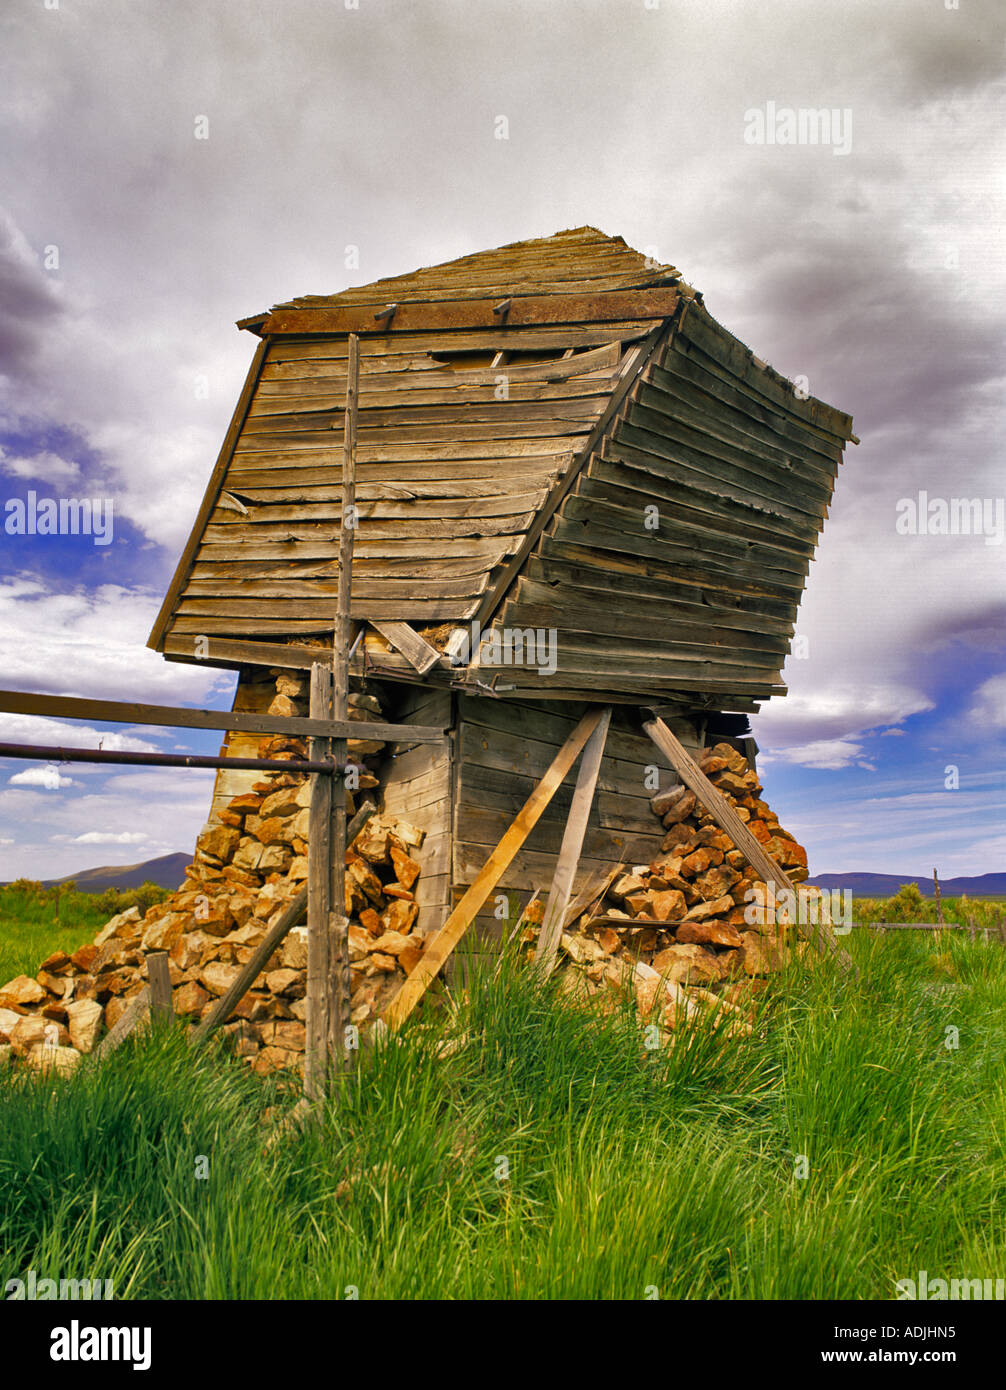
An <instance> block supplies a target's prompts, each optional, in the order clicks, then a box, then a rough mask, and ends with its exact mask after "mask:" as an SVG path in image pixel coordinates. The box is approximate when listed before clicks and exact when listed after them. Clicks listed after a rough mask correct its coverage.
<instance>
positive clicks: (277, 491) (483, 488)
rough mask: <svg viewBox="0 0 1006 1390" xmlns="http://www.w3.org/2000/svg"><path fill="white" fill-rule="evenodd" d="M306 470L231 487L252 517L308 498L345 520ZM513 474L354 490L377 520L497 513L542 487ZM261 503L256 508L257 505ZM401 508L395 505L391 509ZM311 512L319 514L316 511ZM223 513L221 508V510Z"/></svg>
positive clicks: (326, 487)
mask: <svg viewBox="0 0 1006 1390" xmlns="http://www.w3.org/2000/svg"><path fill="white" fill-rule="evenodd" d="M306 471H307V470H306V469H301V470H299V471H298V470H296V469H290V470H289V471H288V473H287V475H286V480H285V482H284V483H283V484H282V485H281V486H279V487H252V486H248V485H244V484H242V485H241V486H237V485H232V487H231V489H230V492H231V494H232V495H233V496H235V497H237V498H239V499H240V500H241V501H242V502H244V503H246V504H247V506H248V508H249V510H250V512H251V515H252V518H254V516H255V514H256V512H257V511H259V510H261V509H264V508H269V512H270V516H271V517H272V519H273V520H289V519H290V518H288V517H280V518H277V517H276V514H275V508H276V507H287V506H288V504H290V503H292V502H310V503H315V504H316V507H317V506H327V507H331V508H333V513H332V515H333V517H334V518H338V519H340V520H341V514H342V508H341V506H339V504H338V503H337V502H334V501H333V500H332V482H331V480H329V481H327V482H326V483H325V484H324V485H321V484H311V485H310V486H304V485H303V483H302V482H301V480H300V473H304V472H306ZM474 471H475V465H474V464H470V465H469V468H468V472H469V473H473V472H474ZM557 471H558V470H557V469H550V470H548V471H547V472H546V471H542V472H541V473H540V477H541V478H542V479H547V478H551V477H553V476H555V475H556V473H557ZM515 481H516V480H515V479H514V478H513V477H512V476H511V474H510V473H509V471H508V472H507V475H506V477H505V478H502V477H501V476H500V475H499V472H498V469H494V471H493V474H492V476H489V477H481V478H476V477H469V478H447V479H444V480H440V479H437V478H434V479H432V480H429V481H416V482H410V483H408V484H406V483H386V482H380V483H364V484H363V485H362V486H361V487H358V488H357V490H356V501H357V506H359V507H361V510H362V506H363V504H365V503H374V504H379V505H374V506H368V507H367V509H366V513H365V514H366V515H367V516H369V517H374V518H376V519H378V520H387V519H388V518H390V517H392V516H412V515H417V516H430V515H435V514H436V513H435V512H434V511H433V510H432V508H433V507H434V505H435V504H439V505H440V506H442V507H450V508H451V510H450V511H449V512H445V513H444V515H452V516H465V515H468V513H466V512H465V510H464V508H465V507H466V506H467V507H469V508H471V507H476V506H485V507H492V508H493V509H494V510H495V511H496V513H497V514H500V513H499V509H500V508H502V506H503V503H504V500H506V499H512V498H513V497H514V496H515V495H516V496H521V495H524V496H526V497H527V498H528V499H529V502H532V501H533V499H534V498H535V497H536V496H537V495H538V494H539V493H540V492H541V490H542V488H541V487H540V486H537V484H538V481H539V477H538V476H535V477H533V478H532V480H531V482H530V483H528V484H525V487H524V489H523V490H521V489H520V488H519V487H518V488H515ZM529 487H530V488H531V489H532V490H531V491H528V490H527V489H528V488H529ZM255 503H258V504H259V506H258V507H256V506H255V505H254V504H255ZM389 505H390V506H391V507H397V510H393V511H392V510H389ZM527 505H528V503H519V502H518V503H516V504H514V503H513V502H512V501H511V505H510V510H511V511H513V512H517V511H521V510H523V508H524V507H525V506H527ZM312 514H313V515H318V514H319V513H318V512H317V510H315V511H313V513H312ZM220 515H221V516H223V515H224V513H223V512H221V513H220Z"/></svg>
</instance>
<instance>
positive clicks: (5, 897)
mask: <svg viewBox="0 0 1006 1390" xmlns="http://www.w3.org/2000/svg"><path fill="white" fill-rule="evenodd" d="M167 896H168V892H167V890H166V889H163V888H159V887H158V886H157V885H156V884H153V883H145V884H144V885H143V886H142V887H141V888H135V889H129V890H127V891H125V892H121V893H120V892H117V891H116V890H115V889H110V890H109V891H108V892H105V893H78V892H77V891H76V889H75V888H74V887H73V885H72V884H64V885H60V886H59V887H58V888H43V887H42V885H41V884H40V883H36V882H34V881H33V880H31V879H24V878H22V879H17V880H16V881H15V882H14V883H7V884H3V885H0V984H4V983H6V981H7V980H10V979H12V978H13V977H14V976H15V975H21V974H24V975H34V974H35V971H36V970H37V969H38V967H39V965H40V964H41V962H42V961H43V960H45V958H46V956H48V955H51V954H52V952H53V951H66V953H67V955H70V954H71V953H72V952H73V951H76V950H77V948H78V947H79V946H83V945H84V944H85V942H88V941H93V939H94V937H95V936H96V935H97V933H98V932H99V931H100V930H101V928H102V927H103V926H104V925H105V923H106V922H107V921H108V919H109V918H110V917H113V916H114V915H115V914H116V913H117V912H124V911H125V910H126V908H128V907H132V906H133V905H134V904H137V905H139V907H140V910H141V911H145V910H146V909H147V908H148V907H150V906H151V904H153V903H155V902H160V901H161V900H162V899H163V898H166V897H167Z"/></svg>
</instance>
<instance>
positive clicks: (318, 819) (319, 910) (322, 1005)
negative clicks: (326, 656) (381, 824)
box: [304, 662, 343, 1101]
mask: <svg viewBox="0 0 1006 1390" xmlns="http://www.w3.org/2000/svg"><path fill="white" fill-rule="evenodd" d="M331 699H332V671H331V668H330V667H329V666H322V665H321V663H320V662H319V663H317V664H316V665H314V666H313V667H312V668H311V714H312V716H313V717H314V718H315V719H323V718H325V717H327V715H328V714H329V712H330V708H331ZM328 748H329V741H328V739H318V740H312V742H311V749H312V751H313V752H315V753H317V755H318V757H319V758H320V757H322V756H324V755H325V754H326V753H327V752H328ZM333 780H334V779H333V778H331V777H315V778H314V779H313V781H312V783H311V809H310V814H309V817H308V832H307V1020H306V1022H307V1029H306V1032H307V1037H306V1042H305V1050H304V1094H305V1095H306V1097H307V1098H308V1100H311V1101H314V1100H320V1099H321V1098H322V1097H323V1095H324V1094H325V1089H326V1080H327V1076H328V1039H329V1023H330V1010H329V1007H328V1004H329V992H328V972H329V920H328V919H329V915H330V913H331V910H332V868H331V866H332V791H333V786H332V784H333ZM336 786H337V787H338V794H339V795H340V796H342V794H343V792H342V783H341V782H337V783H336Z"/></svg>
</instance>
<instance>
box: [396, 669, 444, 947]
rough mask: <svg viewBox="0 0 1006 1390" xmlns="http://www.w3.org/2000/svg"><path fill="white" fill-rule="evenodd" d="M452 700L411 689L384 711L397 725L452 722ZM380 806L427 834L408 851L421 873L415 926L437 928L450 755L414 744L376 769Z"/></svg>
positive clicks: (440, 911) (435, 747) (425, 929)
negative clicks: (417, 922) (380, 789)
mask: <svg viewBox="0 0 1006 1390" xmlns="http://www.w3.org/2000/svg"><path fill="white" fill-rule="evenodd" d="M452 698H453V697H452V696H451V694H450V692H449V691H446V690H431V689H428V688H426V687H424V686H415V687H413V688H411V689H406V690H404V691H403V692H402V693H401V695H400V696H399V698H398V699H397V700H396V702H395V703H394V704H392V705H389V707H388V708H387V710H386V714H387V716H388V718H389V719H393V720H394V722H395V723H398V724H437V725H440V724H442V725H443V726H444V727H445V728H447V727H449V726H450V724H451V701H452ZM381 783H382V797H383V801H382V807H383V810H384V811H386V812H387V813H388V814H389V815H392V816H399V817H400V818H401V819H402V820H406V821H411V823H412V824H413V825H415V826H417V827H418V828H419V829H420V830H425V831H426V838H425V839H424V841H423V843H422V845H421V847H420V848H419V849H417V850H413V851H412V853H413V854H414V855H415V858H416V861H417V862H418V863H419V864H420V866H421V868H422V872H421V874H420V876H419V879H418V880H417V883H416V901H417V902H418V903H419V928H420V930H421V931H423V932H427V933H428V932H430V931H432V930H434V929H436V928H438V927H440V926H441V925H442V924H443V922H444V920H445V919H446V917H447V914H448V912H449V911H450V906H449V904H450V872H449V866H450V842H451V827H452V824H453V779H452V767H451V751H450V749H449V748H442V747H439V746H438V745H436V744H429V743H427V744H419V745H417V746H416V747H415V748H411V749H409V750H408V751H407V752H403V753H401V754H399V755H398V756H397V757H390V758H388V759H387V761H386V762H385V763H384V765H383V767H382V769H381Z"/></svg>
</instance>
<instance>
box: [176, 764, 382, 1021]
mask: <svg viewBox="0 0 1006 1390" xmlns="http://www.w3.org/2000/svg"><path fill="white" fill-rule="evenodd" d="M326 780H327V779H326ZM368 804H369V803H368ZM361 809H362V808H361ZM306 911H307V889H306V888H302V889H301V890H300V892H299V893H298V894H297V896H296V897H295V898H294V899H293V901H292V902H291V903H290V904H289V906H287V907H286V908H284V910H283V911H282V912H281V913H280V915H279V917H277V919H276V921H275V922H274V923H273V925H272V926H271V927H270V928H269V930H268V931H267V932H266V934H265V936H264V937H263V938H262V940H261V941H260V942H259V944H258V945H257V946H256V947H255V950H254V951H253V952H252V954H251V955H250V956H249V958H248V960H247V961H246V962H245V964H244V965H243V966H242V967H241V971H240V974H239V975H238V977H237V979H236V980H235V981H234V983H233V984H232V985H231V987H230V989H228V990H227V992H226V993H225V994H222V995H221V996H220V998H219V999H218V1000H217V1002H216V1004H215V1005H214V1006H213V1008H212V1009H211V1010H210V1012H209V1013H208V1014H206V1015H205V1016H204V1017H203V1018H202V1019H201V1020H200V1022H199V1024H198V1025H197V1027H196V1028H195V1029H194V1030H193V1033H192V1038H191V1041H192V1042H193V1043H194V1044H196V1045H199V1044H201V1043H203V1042H205V1041H206V1039H207V1038H208V1037H209V1036H210V1034H211V1033H213V1032H215V1030H216V1029H217V1028H219V1027H220V1025H221V1024H222V1023H226V1022H227V1020H228V1019H229V1018H230V1016H231V1014H232V1013H233V1012H234V1010H235V1009H236V1008H237V1006H238V1005H239V1004H240V1003H241V1000H242V999H243V998H244V997H245V995H246V994H247V993H248V991H249V990H250V989H251V987H252V986H253V985H254V983H255V981H256V980H257V979H258V977H259V975H260V974H261V973H262V971H263V970H264V968H265V966H266V964H267V963H268V961H269V959H270V957H271V956H272V955H273V953H274V952H275V951H277V950H278V949H279V947H280V946H281V945H282V944H283V942H284V940H285V939H286V937H287V935H288V933H289V931H290V928H291V927H295V926H296V925H297V923H298V922H299V921H300V920H301V918H302V917H303V916H304V913H305V912H306Z"/></svg>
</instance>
